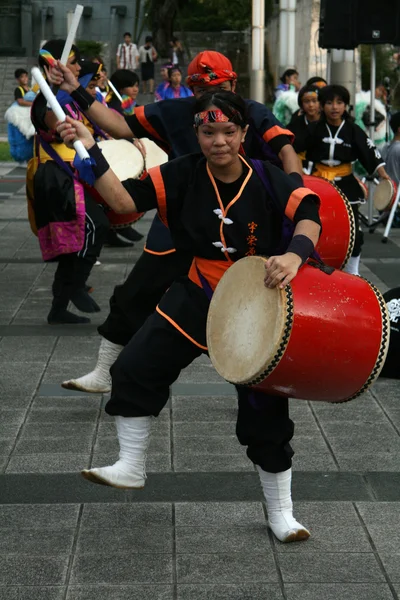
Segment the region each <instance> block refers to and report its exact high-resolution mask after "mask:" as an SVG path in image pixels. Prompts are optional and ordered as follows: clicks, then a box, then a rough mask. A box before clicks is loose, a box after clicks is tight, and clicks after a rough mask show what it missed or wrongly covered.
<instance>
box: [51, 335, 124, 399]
mask: <svg viewBox="0 0 400 600" xmlns="http://www.w3.org/2000/svg"><path fill="white" fill-rule="evenodd" d="M123 347H124V346H119V345H118V344H113V343H112V342H109V341H108V340H106V339H105V338H102V340H101V344H100V348H99V355H98V357H97V365H96V366H95V368H94V370H93V371H91V372H90V373H88V374H87V375H83V376H82V377H79V379H69V380H68V381H63V383H62V384H61V386H62V387H63V388H66V389H67V390H81V391H82V392H91V393H92V394H105V393H107V392H110V391H111V375H110V367H112V365H113V364H114V363H115V361H116V360H117V358H118V356H119V354H120V352H121V350H122V349H123Z"/></svg>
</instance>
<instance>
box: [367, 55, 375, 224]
mask: <svg viewBox="0 0 400 600" xmlns="http://www.w3.org/2000/svg"><path fill="white" fill-rule="evenodd" d="M370 88H371V102H370V117H369V137H370V138H371V140H372V141H374V137H375V88H376V46H375V45H374V44H372V45H371V78H370ZM372 189H373V186H372V185H371V186H370V188H369V194H368V225H369V226H371V225H372V223H373V217H374V203H373V200H372V197H373V194H372Z"/></svg>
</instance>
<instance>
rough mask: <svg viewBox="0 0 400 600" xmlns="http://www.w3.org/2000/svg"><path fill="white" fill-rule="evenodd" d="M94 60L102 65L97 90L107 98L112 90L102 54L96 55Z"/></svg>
mask: <svg viewBox="0 0 400 600" xmlns="http://www.w3.org/2000/svg"><path fill="white" fill-rule="evenodd" d="M92 62H94V63H97V64H99V65H101V69H100V77H99V79H98V81H97V91H98V92H99V93H100V94H101V95H102V96H103V98H105V97H106V96H107V94H108V92H109V91H110V88H109V85H108V78H107V69H106V67H105V66H104V61H103V59H102V58H101V56H95V57H94V58H92Z"/></svg>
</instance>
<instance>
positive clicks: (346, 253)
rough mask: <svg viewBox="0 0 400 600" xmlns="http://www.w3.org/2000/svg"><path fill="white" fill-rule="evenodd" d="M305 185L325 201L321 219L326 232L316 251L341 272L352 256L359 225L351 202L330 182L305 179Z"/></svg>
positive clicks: (319, 179)
mask: <svg viewBox="0 0 400 600" xmlns="http://www.w3.org/2000/svg"><path fill="white" fill-rule="evenodd" d="M303 181H304V186H305V187H308V188H310V190H312V191H313V192H315V193H316V194H318V196H319V197H320V199H321V206H320V211H319V215H320V218H321V224H322V231H321V237H320V239H319V240H318V244H317V246H316V248H315V249H316V251H317V252H318V254H319V255H320V256H321V258H322V260H323V261H324V262H325V263H326V264H327V265H329V266H331V267H335V269H341V268H343V267H344V266H345V265H346V263H347V261H348V260H349V258H350V256H351V253H352V252H353V248H354V241H355V222H354V215H353V211H352V209H351V205H350V202H349V201H348V200H347V198H346V196H345V195H344V194H343V192H341V190H339V188H338V187H337V186H336V185H335V184H334V183H331V182H330V181H328V180H327V179H323V178H322V177H314V176H312V175H304V176H303Z"/></svg>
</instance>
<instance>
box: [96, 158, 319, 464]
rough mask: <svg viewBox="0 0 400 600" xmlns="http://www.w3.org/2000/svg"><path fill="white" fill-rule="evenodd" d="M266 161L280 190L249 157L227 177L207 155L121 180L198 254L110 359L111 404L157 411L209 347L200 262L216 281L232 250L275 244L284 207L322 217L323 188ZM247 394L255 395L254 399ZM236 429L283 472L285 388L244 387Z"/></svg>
mask: <svg viewBox="0 0 400 600" xmlns="http://www.w3.org/2000/svg"><path fill="white" fill-rule="evenodd" d="M265 169H266V172H267V176H268V178H269V180H270V184H271V186H272V190H273V193H274V199H272V198H271V196H270V195H269V193H268V192H267V190H266V188H265V186H264V184H263V183H262V181H261V179H260V178H259V177H258V175H257V174H256V173H255V172H254V171H253V169H252V166H251V161H250V160H248V159H243V173H242V175H241V176H240V177H239V179H238V180H236V181H235V182H233V183H229V184H226V183H222V182H219V181H217V180H215V179H214V178H213V177H212V175H211V174H210V172H209V171H208V168H207V162H206V159H205V158H204V156H202V155H190V156H186V157H182V158H180V159H176V160H174V161H172V162H170V163H167V164H165V165H162V166H161V167H156V168H155V169H151V170H150V172H149V176H148V177H147V178H146V179H145V180H143V181H137V180H128V181H126V182H124V186H125V188H126V189H127V190H128V191H129V193H130V195H131V196H132V198H133V199H134V201H135V203H137V207H138V210H140V211H143V210H150V209H151V208H157V209H158V213H159V215H160V218H161V219H162V221H163V222H164V223H165V225H166V226H168V227H169V229H170V231H171V235H172V237H173V239H174V241H175V243H176V244H177V245H178V246H179V247H184V248H186V249H187V250H188V252H190V253H191V254H192V255H194V257H195V258H194V261H193V265H192V268H191V269H190V272H189V275H185V276H182V277H180V278H179V279H177V280H176V281H175V282H174V283H173V284H172V285H171V287H170V288H169V289H168V291H167V292H166V293H165V294H164V296H163V297H162V299H161V301H160V303H159V305H158V306H157V308H156V311H155V312H154V313H153V314H152V315H151V316H150V317H149V318H148V319H147V320H146V322H145V323H144V325H143V326H142V327H141V329H140V330H139V331H138V332H137V333H136V335H135V336H134V337H133V338H132V340H131V341H130V342H129V344H128V345H127V346H126V347H125V348H124V350H123V351H122V353H121V355H120V357H119V358H118V359H117V361H116V363H115V364H114V365H113V367H112V368H111V375H112V382H113V383H112V394H111V398H110V401H109V402H108V404H107V406H106V411H107V412H108V413H109V414H112V415H122V416H125V417H128V416H129V417H134V416H144V415H155V416H157V415H158V414H159V412H160V411H161V409H162V408H163V406H164V405H165V404H166V402H167V401H168V397H169V389H170V386H171V385H172V383H173V382H174V381H175V380H176V379H177V378H178V376H179V373H180V371H181V370H182V369H183V368H185V367H186V366H187V365H189V364H190V363H191V362H192V361H193V360H194V359H195V358H196V357H197V356H199V355H200V354H202V353H207V346H206V336H205V332H206V319H207V313H208V307H209V301H210V298H209V295H208V294H207V293H206V291H207V290H206V288H207V287H208V286H206V287H205V288H203V287H202V282H201V280H200V279H201V278H199V272H200V273H201V277H202V278H205V279H206V280H207V282H208V285H209V286H210V288H211V289H215V287H216V285H217V283H218V281H219V279H220V278H221V276H222V274H223V273H224V272H225V271H226V270H227V269H228V268H229V266H230V265H232V264H233V262H235V261H236V260H239V259H240V258H243V257H244V256H251V255H260V254H261V255H271V254H273V253H274V251H275V249H276V248H277V246H278V245H279V242H280V238H281V230H282V218H283V214H284V213H286V214H287V215H288V216H290V217H291V218H292V219H293V221H294V222H295V223H297V222H298V221H300V220H302V219H310V220H313V221H315V222H317V223H319V222H320V221H319V216H318V205H319V199H318V196H316V195H315V194H314V193H313V192H311V191H310V190H308V189H307V188H298V187H297V186H296V185H295V184H294V183H293V181H292V179H291V178H290V177H289V176H287V175H286V174H284V173H283V172H282V171H280V170H279V169H278V168H276V167H273V166H271V165H269V164H268V163H265ZM203 281H204V280H203ZM249 394H251V396H252V397H254V395H256V396H257V398H258V400H257V399H256V402H255V403H253V404H252V403H251V402H250V401H249ZM261 422H262V425H263V426H261ZM237 434H238V437H239V440H240V442H241V443H242V444H245V445H247V446H249V449H248V455H249V457H250V458H251V460H253V462H255V463H256V464H260V466H261V467H262V468H263V469H264V470H267V471H272V472H279V471H283V470H286V469H288V468H289V467H290V464H291V457H292V455H293V451H292V450H291V448H290V445H289V441H290V439H291V437H292V435H293V423H292V421H291V420H290V419H289V415H288V401H287V399H286V398H282V397H281V398H278V397H275V396H266V395H265V394H262V393H259V392H257V393H255V392H253V391H251V392H250V391H249V390H247V388H241V389H240V390H239V417H238V426H237Z"/></svg>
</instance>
